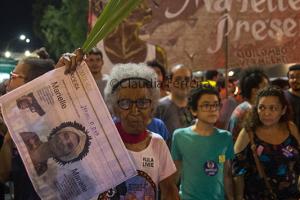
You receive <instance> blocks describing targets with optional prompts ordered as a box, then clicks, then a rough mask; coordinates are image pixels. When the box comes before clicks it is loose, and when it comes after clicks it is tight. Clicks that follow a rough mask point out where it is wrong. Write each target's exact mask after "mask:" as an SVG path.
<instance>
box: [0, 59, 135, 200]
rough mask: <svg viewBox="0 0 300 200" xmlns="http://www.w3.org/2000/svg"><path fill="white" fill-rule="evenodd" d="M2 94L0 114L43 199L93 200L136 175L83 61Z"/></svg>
mask: <svg viewBox="0 0 300 200" xmlns="http://www.w3.org/2000/svg"><path fill="white" fill-rule="evenodd" d="M64 70H65V69H64V68H59V69H56V70H53V71H51V72H48V73H47V74H45V75H43V76H41V77H39V78H37V79H35V80H33V81H31V82H30V83H28V84H26V85H23V86H21V87H20V88H18V89H16V90H14V91H13V92H11V93H8V94H7V95H5V96H3V97H1V98H0V103H1V107H2V114H3V117H4V120H5V122H6V124H7V126H8V129H9V132H10V134H11V136H12V138H13V141H14V142H15V144H16V146H17V148H18V151H19V154H20V155H21V158H22V160H23V162H24V164H25V167H26V170H27V172H28V174H29V176H30V179H31V181H32V183H33V186H34V188H35V190H36V192H37V193H38V194H39V196H40V197H41V198H42V199H47V200H48V199H51V200H52V199H72V200H73V199H75V200H81V199H84V200H86V199H91V198H93V197H95V196H97V195H98V194H100V193H102V192H104V191H106V190H108V189H110V188H112V187H115V186H116V185H118V184H120V183H122V182H124V181H125V180H127V179H129V178H131V177H133V176H135V175H136V168H135V165H134V164H133V162H132V160H131V158H130V156H129V154H128V152H127V150H126V148H125V146H124V144H123V142H122V140H121V138H120V136H119V134H118V131H117V129H116V127H115V126H114V124H113V121H112V119H111V116H110V113H109V111H108V109H107V107H106V105H105V102H104V100H103V98H102V96H101V94H100V92H99V90H98V87H97V85H96V83H95V81H94V79H93V77H92V75H91V73H90V71H89V69H88V67H87V65H86V64H85V63H84V62H83V63H82V64H81V66H80V67H78V68H77V70H76V71H75V72H74V73H73V74H68V75H64Z"/></svg>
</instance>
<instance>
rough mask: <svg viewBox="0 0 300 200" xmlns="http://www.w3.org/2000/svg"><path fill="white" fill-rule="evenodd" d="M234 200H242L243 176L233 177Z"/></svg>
mask: <svg viewBox="0 0 300 200" xmlns="http://www.w3.org/2000/svg"><path fill="white" fill-rule="evenodd" d="M233 183H234V194H235V200H244V187H245V182H244V176H243V175H241V176H235V177H234V178H233Z"/></svg>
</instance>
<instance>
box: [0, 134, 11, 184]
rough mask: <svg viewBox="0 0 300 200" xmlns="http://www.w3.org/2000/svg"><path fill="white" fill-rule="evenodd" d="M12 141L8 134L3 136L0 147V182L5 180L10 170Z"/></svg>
mask: <svg viewBox="0 0 300 200" xmlns="http://www.w3.org/2000/svg"><path fill="white" fill-rule="evenodd" d="M12 147H13V141H12V139H11V137H10V134H9V133H7V134H6V135H5V137H4V142H3V145H2V147H1V149H0V163H1V164H0V182H2V183H3V182H5V181H6V180H7V179H8V177H9V174H10V171H11V161H12Z"/></svg>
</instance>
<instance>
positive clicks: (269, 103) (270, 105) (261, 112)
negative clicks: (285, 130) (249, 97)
mask: <svg viewBox="0 0 300 200" xmlns="http://www.w3.org/2000/svg"><path fill="white" fill-rule="evenodd" d="M285 112H286V106H284V105H282V104H281V103H280V101H279V98H278V97H277V96H264V97H261V98H260V99H259V101H258V105H257V113H258V116H259V119H260V121H261V123H262V124H263V125H265V126H272V125H275V124H277V123H278V122H279V120H280V118H281V116H282V115H284V114H285Z"/></svg>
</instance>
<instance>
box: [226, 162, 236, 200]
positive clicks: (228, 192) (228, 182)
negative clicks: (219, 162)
mask: <svg viewBox="0 0 300 200" xmlns="http://www.w3.org/2000/svg"><path fill="white" fill-rule="evenodd" d="M224 189H225V193H226V196H227V199H228V200H233V199H234V195H233V181H232V171H231V161H230V160H226V161H225V163H224Z"/></svg>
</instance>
